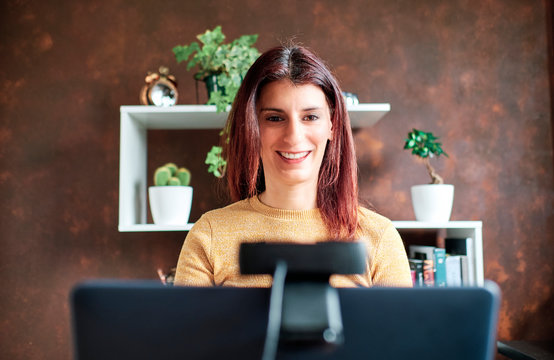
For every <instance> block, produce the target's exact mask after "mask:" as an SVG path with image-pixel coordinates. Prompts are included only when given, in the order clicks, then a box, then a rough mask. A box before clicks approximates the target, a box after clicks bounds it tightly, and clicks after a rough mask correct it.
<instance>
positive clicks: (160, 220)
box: [148, 186, 192, 225]
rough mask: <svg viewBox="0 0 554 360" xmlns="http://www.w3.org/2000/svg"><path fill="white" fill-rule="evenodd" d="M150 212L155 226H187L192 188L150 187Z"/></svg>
mask: <svg viewBox="0 0 554 360" xmlns="http://www.w3.org/2000/svg"><path fill="white" fill-rule="evenodd" d="M148 197H149V200H150V211H151V212H152V219H154V224H157V225H187V223H188V221H189V216H190V208H191V205H192V186H150V187H149V188H148Z"/></svg>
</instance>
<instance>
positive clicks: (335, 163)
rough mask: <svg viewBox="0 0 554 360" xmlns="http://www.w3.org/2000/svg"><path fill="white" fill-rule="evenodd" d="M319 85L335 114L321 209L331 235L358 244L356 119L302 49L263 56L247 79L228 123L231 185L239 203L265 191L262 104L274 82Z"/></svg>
mask: <svg viewBox="0 0 554 360" xmlns="http://www.w3.org/2000/svg"><path fill="white" fill-rule="evenodd" d="M283 79H287V80H290V81H291V82H292V83H294V84H295V85H304V84H313V85H315V86H318V87H319V88H320V89H321V90H322V91H323V93H324V94H325V97H326V99H327V103H328V105H329V109H330V113H331V122H332V126H333V128H332V131H333V136H332V140H329V142H328V143H327V148H326V150H325V154H324V156H323V161H322V164H321V168H320V170H319V181H318V189H317V206H318V208H319V210H320V212H321V215H322V217H323V221H324V222H325V224H326V226H327V228H328V230H329V232H330V235H331V236H333V237H334V238H336V239H352V238H353V236H354V233H355V231H356V228H357V224H358V211H357V209H358V181H357V177H358V175H357V171H358V168H357V164H356V155H355V152H354V143H353V138H352V131H351V128H350V118H349V117H348V112H347V111H346V107H345V103H344V99H343V97H342V93H341V90H340V87H339V85H338V83H337V81H336V79H335V78H334V76H333V75H332V74H331V72H330V71H329V69H328V68H327V67H326V66H325V65H324V63H323V61H322V60H321V59H319V58H318V57H317V56H316V55H314V54H313V53H312V52H311V51H309V50H307V49H306V48H304V47H300V46H279V47H275V48H273V49H270V50H268V51H266V52H265V53H263V54H262V55H261V56H260V57H259V58H258V60H256V62H255V63H254V64H253V65H252V67H251V68H250V70H249V71H248V73H247V74H246V76H245V78H244V80H243V82H242V85H241V87H240V89H239V91H238V93H237V96H236V97H235V101H234V103H233V106H232V108H231V112H230V114H229V118H228V120H227V125H226V126H227V129H228V131H229V142H228V143H227V144H225V153H224V154H225V157H226V158H227V162H228V163H227V184H228V187H229V192H230V195H231V199H232V200H233V201H238V200H242V199H246V198H249V197H252V196H256V195H258V194H260V193H261V192H263V191H264V190H265V179H264V174H263V164H262V163H261V157H260V153H261V152H260V151H261V149H260V147H261V145H260V132H259V125H258V118H257V115H256V101H257V100H258V98H259V95H260V92H261V90H262V88H263V87H264V86H265V85H267V84H268V83H270V82H272V81H277V80H283Z"/></svg>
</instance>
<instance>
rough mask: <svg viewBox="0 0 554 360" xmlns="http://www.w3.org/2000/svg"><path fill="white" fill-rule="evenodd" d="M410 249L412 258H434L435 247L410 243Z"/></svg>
mask: <svg viewBox="0 0 554 360" xmlns="http://www.w3.org/2000/svg"><path fill="white" fill-rule="evenodd" d="M408 250H409V258H410V259H420V260H433V257H434V251H435V247H434V246H428V245H410V246H408Z"/></svg>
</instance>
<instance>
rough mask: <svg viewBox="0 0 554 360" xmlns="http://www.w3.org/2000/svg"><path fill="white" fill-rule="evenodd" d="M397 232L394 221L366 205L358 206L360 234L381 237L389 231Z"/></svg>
mask: <svg viewBox="0 0 554 360" xmlns="http://www.w3.org/2000/svg"><path fill="white" fill-rule="evenodd" d="M391 230H392V231H394V232H396V230H395V228H394V225H393V224H392V221H390V220H389V219H388V218H386V217H385V216H383V215H381V214H378V213H376V212H375V211H373V210H369V209H366V208H364V207H359V208H358V231H359V232H360V236H364V237H366V236H369V237H370V238H374V239H375V238H381V237H382V236H383V234H384V233H385V232H387V231H391Z"/></svg>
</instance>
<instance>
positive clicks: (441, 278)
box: [433, 248, 446, 287]
mask: <svg viewBox="0 0 554 360" xmlns="http://www.w3.org/2000/svg"><path fill="white" fill-rule="evenodd" d="M433 254H434V256H435V258H434V260H435V286H438V287H445V286H446V264H445V261H446V251H445V249H442V248H435V250H434V251H433Z"/></svg>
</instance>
